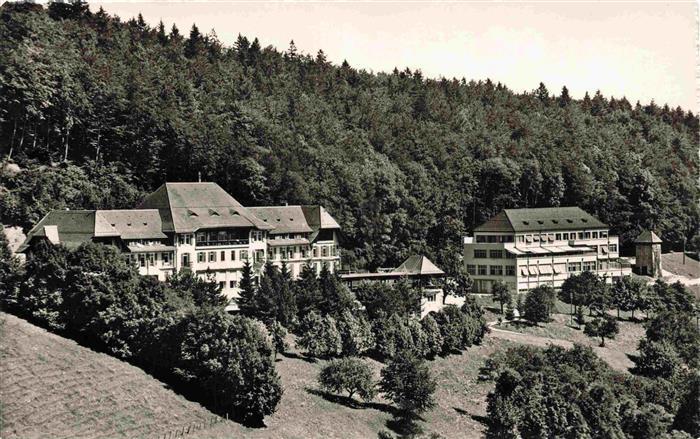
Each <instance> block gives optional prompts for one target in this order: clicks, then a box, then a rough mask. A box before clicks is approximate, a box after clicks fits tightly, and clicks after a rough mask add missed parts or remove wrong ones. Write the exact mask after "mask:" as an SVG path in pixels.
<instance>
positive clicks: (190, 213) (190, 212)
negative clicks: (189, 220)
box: [187, 209, 197, 216]
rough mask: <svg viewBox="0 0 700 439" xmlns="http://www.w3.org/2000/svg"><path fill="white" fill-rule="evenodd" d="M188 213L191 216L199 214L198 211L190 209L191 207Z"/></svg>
mask: <svg viewBox="0 0 700 439" xmlns="http://www.w3.org/2000/svg"><path fill="white" fill-rule="evenodd" d="M187 214H188V215H189V216H197V213H196V212H195V211H193V210H190V209H187Z"/></svg>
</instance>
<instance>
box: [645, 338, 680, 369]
mask: <svg viewBox="0 0 700 439" xmlns="http://www.w3.org/2000/svg"><path fill="white" fill-rule="evenodd" d="M635 363H636V367H635V372H637V373H639V374H640V375H644V376H647V377H650V378H657V377H661V378H670V377H671V376H673V375H674V374H675V373H676V371H677V370H678V368H679V367H680V365H681V361H680V359H679V358H678V353H677V352H676V349H675V348H674V347H673V345H671V344H670V343H668V342H667V341H660V342H654V341H649V340H647V339H642V340H640V342H639V357H637V359H635Z"/></svg>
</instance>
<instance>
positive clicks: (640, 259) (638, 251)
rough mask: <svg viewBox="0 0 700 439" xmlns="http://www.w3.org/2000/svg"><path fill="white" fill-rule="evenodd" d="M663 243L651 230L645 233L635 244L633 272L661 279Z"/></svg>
mask: <svg viewBox="0 0 700 439" xmlns="http://www.w3.org/2000/svg"><path fill="white" fill-rule="evenodd" d="M662 242H663V241H662V240H661V238H659V236H658V235H657V234H656V233H654V232H652V231H651V230H645V231H643V232H642V233H641V234H640V235H639V236H638V237H637V239H635V240H634V244H635V257H636V260H635V263H634V266H633V267H632V268H633V271H634V272H635V273H637V274H639V275H642V276H651V277H661V243H662Z"/></svg>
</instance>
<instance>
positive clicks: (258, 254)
mask: <svg viewBox="0 0 700 439" xmlns="http://www.w3.org/2000/svg"><path fill="white" fill-rule="evenodd" d="M263 259H265V251H264V250H255V262H262V260H263Z"/></svg>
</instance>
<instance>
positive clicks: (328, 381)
mask: <svg viewBox="0 0 700 439" xmlns="http://www.w3.org/2000/svg"><path fill="white" fill-rule="evenodd" d="M318 382H319V384H320V385H321V387H322V388H323V389H325V390H327V391H329V392H332V393H341V392H348V398H352V397H353V396H354V395H355V394H357V395H358V396H359V397H360V398H362V400H363V401H371V400H372V399H373V398H374V396H375V395H376V393H377V392H376V390H375V384H374V381H373V375H372V369H371V368H370V367H369V366H368V365H367V364H366V363H365V362H363V361H362V360H360V359H359V358H354V357H348V358H341V359H339V360H332V361H330V362H329V363H328V364H327V365H326V366H325V367H324V368H323V369H321V372H320V373H319V376H318Z"/></svg>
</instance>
